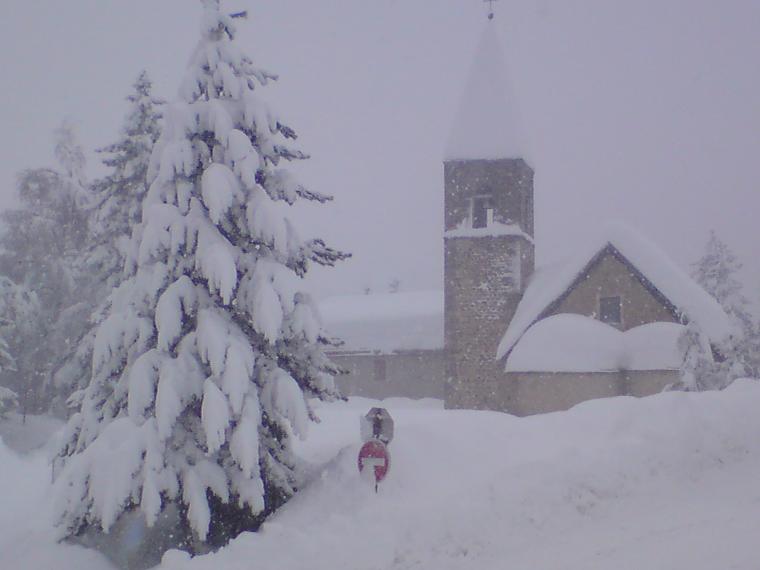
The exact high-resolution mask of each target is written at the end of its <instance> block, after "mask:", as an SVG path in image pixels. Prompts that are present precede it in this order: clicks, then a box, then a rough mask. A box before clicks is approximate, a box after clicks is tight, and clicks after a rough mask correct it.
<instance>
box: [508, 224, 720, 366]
mask: <svg viewBox="0 0 760 570" xmlns="http://www.w3.org/2000/svg"><path fill="white" fill-rule="evenodd" d="M608 252H609V253H612V254H613V255H615V256H616V257H618V258H619V259H621V260H622V261H623V262H624V263H625V264H627V265H628V266H629V268H631V270H632V273H633V274H634V276H636V277H637V278H638V279H639V280H640V281H641V282H642V284H644V286H645V287H647V289H649V290H650V291H651V292H652V293H653V294H654V295H655V296H656V297H658V298H659V299H660V301H662V302H663V304H665V305H666V306H667V307H669V308H670V309H671V311H673V314H674V316H676V317H677V318H679V319H681V320H684V321H689V320H694V321H696V322H697V323H698V324H699V326H700V328H701V329H702V330H703V331H704V333H705V335H706V336H707V337H708V340H709V341H710V342H713V343H718V342H720V341H722V340H724V339H725V338H727V337H728V336H729V335H730V331H731V326H730V323H729V320H728V317H727V315H726V313H725V312H724V311H723V309H722V308H721V306H720V305H719V304H718V302H717V301H716V300H715V299H713V298H712V297H711V296H710V295H709V294H708V293H707V292H706V291H705V290H704V289H702V288H701V287H700V286H699V285H697V283H696V282H695V281H694V280H693V279H692V278H691V277H689V275H688V274H687V273H686V272H684V271H683V270H682V269H681V268H680V267H678V266H677V265H676V264H675V263H673V261H671V260H670V258H668V256H667V255H665V253H663V251H662V250H661V249H660V248H658V247H657V246H656V245H655V244H654V243H652V242H651V241H649V240H648V239H646V238H645V237H643V236H642V235H640V234H639V233H638V232H636V231H634V230H632V229H631V228H629V227H627V226H625V225H622V224H610V225H608V226H607V227H606V228H605V230H604V231H603V232H602V235H601V236H600V237H599V238H597V239H596V240H594V242H593V243H592V244H591V246H590V247H588V248H586V249H585V250H584V253H583V254H581V255H579V256H578V257H576V258H574V259H573V260H571V261H570V262H568V263H564V264H561V265H556V266H552V267H546V268H542V269H539V270H538V271H536V273H535V274H534V275H533V278H532V279H531V282H530V284H529V285H528V288H527V290H526V291H525V295H524V296H523V298H522V300H521V301H520V304H519V305H518V307H517V310H516V311H515V316H514V318H513V319H512V322H511V323H510V324H509V327H508V328H507V331H506V333H505V334H504V337H503V338H502V340H501V342H500V343H499V347H498V350H497V355H496V356H497V358H498V359H501V358H503V357H505V356H507V355H508V354H509V353H510V351H511V350H512V349H513V348H514V346H515V344H516V343H517V342H518V341H519V340H520V338H521V337H522V336H523V334H525V332H526V331H527V330H528V329H529V328H530V327H531V326H532V325H533V324H534V323H535V322H537V321H539V320H541V319H542V318H544V317H546V316H547V315H549V314H551V312H552V310H553V309H554V308H555V307H556V306H557V305H558V304H559V303H560V302H561V301H562V299H564V297H565V296H566V295H567V294H569V292H570V291H571V290H572V289H573V288H574V287H575V285H576V284H577V283H578V282H579V281H580V280H581V279H583V278H584V277H585V276H586V275H587V274H588V273H589V272H590V271H591V269H593V267H594V266H595V264H596V263H598V262H599V261H600V260H601V258H602V257H603V256H604V255H605V254H606V253H608Z"/></svg>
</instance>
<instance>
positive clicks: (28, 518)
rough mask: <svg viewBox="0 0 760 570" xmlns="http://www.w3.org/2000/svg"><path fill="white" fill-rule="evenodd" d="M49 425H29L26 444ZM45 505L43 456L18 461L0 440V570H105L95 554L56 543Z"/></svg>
mask: <svg viewBox="0 0 760 570" xmlns="http://www.w3.org/2000/svg"><path fill="white" fill-rule="evenodd" d="M49 424H50V422H46V421H44V420H40V421H39V422H37V423H32V427H33V429H32V431H33V432H34V433H33V434H32V435H33V437H32V440H34V438H36V437H37V436H39V433H38V432H39V431H45V429H44V428H46V427H49ZM40 426H42V427H40ZM37 428H40V429H39V430H38V429H37ZM20 441H29V438H27V439H23V438H21V439H20ZM49 504H50V466H49V465H48V462H47V457H46V454H45V453H44V452H41V451H40V452H36V453H34V454H33V455H31V456H28V457H21V456H19V455H17V454H16V452H14V451H12V450H11V449H10V448H9V447H8V446H7V445H6V444H5V443H4V442H3V439H2V438H0V568H2V569H3V570H110V569H111V568H112V567H111V566H110V565H109V564H108V563H107V562H106V561H105V559H104V558H103V557H102V556H100V555H99V554H98V553H96V552H93V551H90V550H86V549H84V548H81V547H78V546H71V545H65V544H58V543H56V541H55V538H54V533H53V529H52V527H51V525H50V512H49Z"/></svg>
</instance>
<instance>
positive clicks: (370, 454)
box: [357, 408, 393, 492]
mask: <svg viewBox="0 0 760 570" xmlns="http://www.w3.org/2000/svg"><path fill="white" fill-rule="evenodd" d="M360 427H361V434H362V439H363V440H364V445H362V448H361V449H360V450H359V457H358V459H357V464H358V467H359V472H360V473H363V472H364V470H365V469H370V468H371V469H372V475H374V477H375V492H377V486H378V485H379V483H380V481H382V480H383V479H385V477H386V475H388V470H389V469H390V466H391V456H390V453H389V452H388V447H387V445H388V444H389V443H390V442H391V440H392V439H393V418H391V415H390V414H389V413H388V410H386V409H385V408H372V409H371V410H370V411H369V412H368V413H367V415H366V416H364V417H362V418H361V424H360Z"/></svg>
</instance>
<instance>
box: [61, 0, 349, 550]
mask: <svg viewBox="0 0 760 570" xmlns="http://www.w3.org/2000/svg"><path fill="white" fill-rule="evenodd" d="M202 4H203V23H202V37H201V41H200V42H199V44H198V46H197V48H196V49H195V51H194V53H193V55H192V58H191V62H190V64H189V67H188V69H187V72H186V74H185V79H184V81H183V82H182V85H181V88H180V97H179V99H178V100H177V101H176V102H174V103H173V104H171V105H170V106H169V107H168V109H167V110H166V115H165V125H164V128H163V131H162V133H161V136H160V138H159V140H158V141H157V143H156V145H155V147H154V150H153V154H152V158H151V164H150V168H149V169H148V175H147V176H148V180H149V182H150V189H149V191H148V192H147V195H146V197H145V200H144V201H143V207H142V221H141V223H140V224H139V225H138V226H137V227H136V229H135V231H134V234H133V238H132V240H131V241H130V243H129V247H128V251H127V259H126V266H125V267H126V275H127V276H128V277H127V279H126V280H125V281H124V282H123V283H121V284H120V285H119V287H118V288H117V290H116V291H115V292H114V294H113V295H112V297H111V307H110V311H109V313H108V315H107V317H106V318H105V319H104V321H103V322H102V324H101V325H100V326H99V327H98V330H97V334H96V336H95V339H94V346H93V358H92V370H91V372H92V377H91V380H90V383H89V385H88V386H87V388H86V390H85V391H84V392H83V397H82V401H81V407H80V410H79V412H78V413H77V414H75V415H74V416H73V417H72V418H71V420H70V422H69V423H68V426H67V430H66V433H65V435H64V438H63V441H64V444H63V447H62V449H61V451H60V456H59V461H58V463H59V465H58V468H59V477H58V484H57V488H58V495H57V504H56V512H57V517H58V524H59V528H60V529H61V531H62V533H63V534H76V533H78V532H81V531H82V530H84V529H85V528H87V527H92V526H96V525H100V526H101V527H102V529H103V530H105V531H107V530H108V529H109V528H110V527H111V525H112V524H113V523H114V521H115V520H116V519H117V518H118V516H119V514H120V513H122V512H123V511H124V510H127V509H140V510H141V511H142V513H144V515H145V517H146V520H147V521H148V523H149V524H153V523H155V521H156V519H157V517H158V515H159V513H160V512H161V510H162V508H163V507H164V506H165V505H166V504H167V503H168V502H175V503H179V504H180V505H181V507H182V508H181V511H182V512H183V513H184V517H185V519H186V522H187V523H188V524H189V526H190V528H191V529H192V531H193V532H194V534H195V536H196V538H197V539H199V540H210V539H209V533H212V534H213V535H215V536H218V535H219V533H220V532H221V533H222V534H224V533H236V532H239V531H240V530H244V529H245V528H250V527H252V526H253V525H254V524H255V523H256V522H258V521H260V520H261V518H262V517H263V516H264V515H265V514H266V513H268V512H271V511H272V510H273V509H274V508H276V507H277V506H278V505H280V504H281V503H282V502H283V501H284V500H286V499H287V498H288V497H289V496H291V495H292V494H293V493H294V491H295V490H296V487H297V485H298V481H299V478H298V469H297V465H298V460H297V457H296V456H295V455H294V453H293V451H292V449H291V442H290V440H291V437H292V436H293V435H294V434H295V435H304V434H305V431H306V428H307V424H308V421H309V419H310V416H311V415H312V414H311V412H310V410H309V408H308V405H307V400H306V397H307V396H318V397H321V398H327V399H330V398H334V397H335V396H336V395H337V394H336V390H335V387H334V383H333V374H334V373H335V371H336V370H335V368H334V366H333V365H332V364H331V363H330V362H329V360H328V359H327V358H326V356H325V355H324V352H323V346H322V345H323V344H324V343H325V342H326V341H325V340H324V338H323V337H322V336H321V333H320V325H319V322H318V318H317V315H316V309H315V306H314V303H313V302H312V300H311V298H310V297H309V295H307V294H305V293H304V292H302V290H301V287H302V284H301V281H302V279H301V278H302V277H303V275H304V274H305V272H306V271H307V268H308V265H309V262H310V261H315V262H317V263H321V264H328V265H331V264H333V263H334V262H335V261H337V260H339V259H341V258H342V257H344V255H343V254H341V253H339V252H336V251H334V250H332V249H330V248H328V247H326V246H325V244H324V243H323V242H322V241H320V240H312V241H302V240H301V239H300V238H299V236H298V235H297V233H296V231H295V228H294V227H293V226H292V224H291V223H290V222H289V221H288V219H287V218H286V217H285V216H284V209H286V208H285V205H287V204H291V203H293V202H294V201H295V200H296V199H297V198H299V197H301V198H306V199H309V200H318V201H324V200H327V199H328V198H327V197H326V196H322V195H319V194H316V193H313V192H310V191H307V190H306V189H305V188H303V187H302V186H301V185H300V184H299V183H298V182H297V181H296V180H295V178H294V177H293V176H292V175H290V174H289V173H287V171H285V170H283V169H282V165H283V162H285V161H290V160H294V159H301V158H305V155H304V154H303V153H302V152H301V151H299V150H297V149H294V148H293V147H291V146H290V144H289V141H291V140H293V139H295V133H294V131H293V130H292V129H291V128H290V127H288V126H287V125H286V123H285V122H283V121H282V120H281V119H280V118H279V117H278V116H277V115H276V114H275V113H273V112H272V111H271V110H270V109H269V107H268V106H267V105H265V104H264V103H263V101H262V100H261V99H260V97H259V91H260V89H261V87H263V86H265V85H266V84H267V83H268V82H269V81H270V80H272V79H274V76H273V75H271V74H270V73H267V72H265V71H262V70H261V69H259V68H258V67H256V66H255V65H254V63H253V62H252V60H251V59H250V58H249V57H247V56H246V55H244V54H243V53H242V52H241V51H240V50H239V49H238V47H237V45H236V42H235V34H236V31H235V27H234V25H233V21H232V19H231V18H230V17H229V16H227V15H225V14H224V13H222V12H221V10H220V6H219V2H218V1H216V0H203V1H202ZM61 463H62V464H63V465H62V467H61V465H60V464H61ZM222 513H226V515H227V516H223V515H222ZM224 538H225V537H224V536H222V537H221V539H222V540H223V539H224ZM226 538H228V537H226Z"/></svg>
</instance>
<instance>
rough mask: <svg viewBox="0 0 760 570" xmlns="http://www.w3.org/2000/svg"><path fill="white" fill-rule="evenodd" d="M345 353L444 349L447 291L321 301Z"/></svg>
mask: <svg viewBox="0 0 760 570" xmlns="http://www.w3.org/2000/svg"><path fill="white" fill-rule="evenodd" d="M319 311H320V313H321V314H322V320H323V322H324V326H325V329H326V332H327V334H328V336H331V337H337V338H339V339H340V340H342V341H343V342H344V343H345V344H344V345H343V346H341V347H340V351H341V352H379V353H391V352H399V351H408V350H440V349H442V348H443V291H403V292H398V293H371V294H368V295H342V296H336V297H330V298H328V299H325V300H324V301H322V302H321V303H320V304H319Z"/></svg>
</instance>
